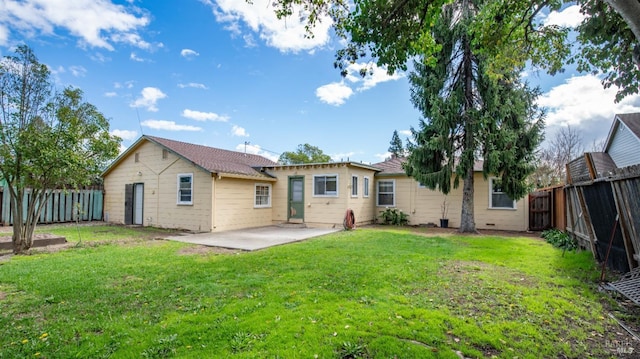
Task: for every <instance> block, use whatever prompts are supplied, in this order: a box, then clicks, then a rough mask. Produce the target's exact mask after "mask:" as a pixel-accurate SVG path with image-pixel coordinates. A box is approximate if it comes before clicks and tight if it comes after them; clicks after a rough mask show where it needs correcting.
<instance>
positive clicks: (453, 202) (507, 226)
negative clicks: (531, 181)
mask: <svg viewBox="0 0 640 359" xmlns="http://www.w3.org/2000/svg"><path fill="white" fill-rule="evenodd" d="M380 180H394V181H395V197H396V198H395V207H396V208H398V209H399V210H402V211H403V212H405V213H407V214H408V215H409V224H410V225H425V224H430V223H432V224H436V225H438V226H439V225H440V218H441V216H442V214H441V205H442V203H443V201H444V200H445V198H446V200H447V204H448V215H447V217H448V219H449V227H453V228H457V227H459V226H460V214H461V211H462V183H460V186H459V187H458V188H455V189H454V188H452V190H451V192H450V193H449V194H448V195H447V196H445V195H443V194H442V193H441V192H439V191H435V190H430V189H428V188H423V187H420V186H419V184H418V182H416V181H415V180H414V179H412V178H410V177H407V176H404V175H397V176H379V177H377V178H376V186H375V193H376V196H377V182H378V181H380ZM474 182H475V188H474V216H475V222H476V228H478V229H500V230H512V231H526V230H527V229H528V226H529V225H528V223H529V219H528V216H527V215H528V211H527V206H528V198H527V197H525V198H524V199H521V200H519V201H517V202H516V209H492V208H489V181H488V180H485V179H484V177H483V176H482V174H481V173H476V174H475V177H474ZM384 210H385V206H377V207H376V215H377V216H378V218H379V216H380V213H382V212H383V211H384Z"/></svg>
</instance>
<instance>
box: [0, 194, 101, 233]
mask: <svg viewBox="0 0 640 359" xmlns="http://www.w3.org/2000/svg"><path fill="white" fill-rule="evenodd" d="M29 196H31V194H30V193H28V192H27V193H25V195H24V198H23V201H24V208H25V210H24V211H25V212H24V214H25V216H26V207H27V202H28V201H29ZM103 202H104V191H103V189H102V188H91V189H80V190H58V189H57V190H51V191H50V193H49V196H48V197H47V203H46V204H45V205H44V207H43V208H42V212H41V213H40V218H39V219H38V223H41V224H42V223H65V222H75V221H76V220H78V221H100V220H102V215H103V213H102V211H103ZM0 206H1V207H0V218H1V219H0V221H1V224H2V225H4V226H7V225H12V224H13V215H12V211H11V200H10V196H9V193H8V192H7V191H3V188H0Z"/></svg>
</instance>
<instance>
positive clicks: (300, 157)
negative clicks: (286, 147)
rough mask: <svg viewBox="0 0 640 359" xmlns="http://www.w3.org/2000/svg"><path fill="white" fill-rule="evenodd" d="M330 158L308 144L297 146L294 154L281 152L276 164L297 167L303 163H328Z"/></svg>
mask: <svg viewBox="0 0 640 359" xmlns="http://www.w3.org/2000/svg"><path fill="white" fill-rule="evenodd" d="M330 161H331V156H329V155H327V154H325V153H324V152H322V150H321V149H319V148H318V147H316V146H311V145H310V144H308V143H305V144H304V145H298V149H297V150H296V151H295V152H283V153H282V154H281V155H280V157H279V158H278V162H279V163H281V164H283V165H298V164H303V163H324V162H330Z"/></svg>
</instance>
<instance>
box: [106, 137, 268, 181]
mask: <svg viewBox="0 0 640 359" xmlns="http://www.w3.org/2000/svg"><path fill="white" fill-rule="evenodd" d="M145 141H148V142H152V143H155V144H157V145H159V146H161V147H163V148H165V149H167V150H168V151H170V152H173V153H174V154H176V155H177V156H179V157H182V158H183V159H184V160H186V161H189V162H191V163H193V164H194V165H195V166H197V167H200V168H201V169H202V170H204V171H206V172H210V173H212V174H232V175H242V176H252V177H265V176H267V175H266V174H264V173H262V172H260V169H261V168H262V167H270V166H275V165H277V163H276V162H273V161H271V160H270V159H267V158H265V157H262V156H259V155H253V154H249V153H242V152H237V151H229V150H223V149H220V148H215V147H208V146H202V145H195V144H192V143H186V142H180V141H174V140H169V139H166V138H161V137H155V136H147V135H143V136H142V137H140V138H139V139H138V140H137V141H136V142H135V143H134V144H133V145H131V146H130V147H129V148H128V149H127V150H126V151H125V152H123V153H122V154H121V155H120V156H119V157H118V158H117V159H116V160H115V161H113V163H112V164H111V165H109V167H108V168H107V169H106V170H105V171H104V172H103V173H102V176H105V175H106V174H108V173H109V172H110V171H111V170H112V169H113V168H115V167H116V166H117V165H118V164H119V163H120V162H121V161H122V160H123V159H124V158H126V157H127V156H128V155H129V154H130V153H132V152H134V151H135V150H136V149H137V148H138V147H140V145H141V144H142V143H144V142H145Z"/></svg>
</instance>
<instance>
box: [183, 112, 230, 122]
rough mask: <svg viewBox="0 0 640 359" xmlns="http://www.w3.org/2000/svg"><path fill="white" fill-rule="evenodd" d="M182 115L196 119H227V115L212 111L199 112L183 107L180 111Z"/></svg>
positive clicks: (217, 120) (222, 120) (219, 120)
mask: <svg viewBox="0 0 640 359" xmlns="http://www.w3.org/2000/svg"><path fill="white" fill-rule="evenodd" d="M182 117H186V118H190V119H192V120H196V121H216V122H227V121H229V117H228V116H223V115H218V114H217V113H214V112H201V111H194V110H189V109H185V110H183V111H182Z"/></svg>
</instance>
